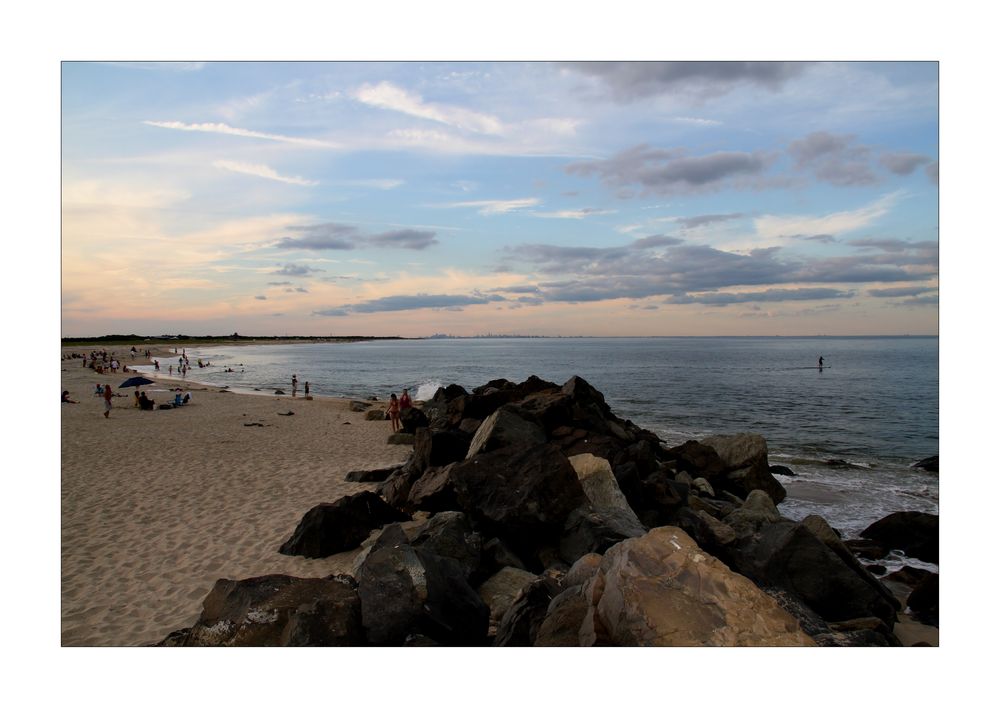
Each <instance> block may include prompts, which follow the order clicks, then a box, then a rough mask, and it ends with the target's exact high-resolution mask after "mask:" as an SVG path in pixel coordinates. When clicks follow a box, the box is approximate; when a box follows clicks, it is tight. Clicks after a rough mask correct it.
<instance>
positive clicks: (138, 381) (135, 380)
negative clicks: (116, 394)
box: [118, 376, 156, 391]
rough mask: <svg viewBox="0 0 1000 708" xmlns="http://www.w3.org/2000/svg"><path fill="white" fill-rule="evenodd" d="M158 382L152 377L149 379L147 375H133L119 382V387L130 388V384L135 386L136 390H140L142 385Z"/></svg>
mask: <svg viewBox="0 0 1000 708" xmlns="http://www.w3.org/2000/svg"><path fill="white" fill-rule="evenodd" d="M151 383H156V382H155V381H153V380H152V379H147V378H146V377H145V376H133V377H132V378H130V379H125V381H123V382H121V383H120V384H118V388H129V387H130V386H135V387H136V390H137V391H138V390H139V387H140V386H145V385H146V384H151Z"/></svg>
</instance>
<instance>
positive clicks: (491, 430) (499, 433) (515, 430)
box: [466, 406, 546, 458]
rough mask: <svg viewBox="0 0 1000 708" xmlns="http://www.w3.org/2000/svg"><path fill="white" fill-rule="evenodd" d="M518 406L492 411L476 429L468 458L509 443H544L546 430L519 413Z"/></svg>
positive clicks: (519, 444)
mask: <svg viewBox="0 0 1000 708" xmlns="http://www.w3.org/2000/svg"><path fill="white" fill-rule="evenodd" d="M516 410H517V409H516V408H513V407H511V408H508V407H506V406H504V407H502V408H499V409H498V410H496V411H494V412H493V413H491V414H490V415H489V416H488V417H487V418H486V420H484V421H483V423H482V425H480V426H479V428H478V430H476V434H475V436H474V437H473V438H472V442H471V443H469V451H468V454H467V455H466V458H471V457H473V456H475V455H478V454H479V453H481V452H490V451H491V450H497V449H499V448H501V447H506V446H508V445H517V446H520V447H522V448H523V447H534V446H535V445H539V444H541V443H544V442H545V440H546V438H545V431H544V430H542V429H541V428H540V427H539V426H537V425H536V424H535V423H532V422H530V421H527V420H525V419H524V418H522V417H521V416H520V415H518V414H517V412H516Z"/></svg>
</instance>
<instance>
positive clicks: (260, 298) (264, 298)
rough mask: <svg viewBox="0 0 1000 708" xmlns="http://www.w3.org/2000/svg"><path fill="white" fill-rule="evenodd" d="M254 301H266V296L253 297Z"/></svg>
mask: <svg viewBox="0 0 1000 708" xmlns="http://www.w3.org/2000/svg"><path fill="white" fill-rule="evenodd" d="M253 299H254V300H267V295H254V296H253Z"/></svg>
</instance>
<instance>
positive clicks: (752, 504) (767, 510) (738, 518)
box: [723, 489, 786, 538]
mask: <svg viewBox="0 0 1000 708" xmlns="http://www.w3.org/2000/svg"><path fill="white" fill-rule="evenodd" d="M723 520H724V521H725V522H726V524H727V525H728V526H729V527H730V528H731V529H733V531H734V532H735V533H736V536H737V537H739V538H746V537H747V536H752V535H753V534H755V533H757V532H758V531H760V530H761V528H763V527H764V526H766V525H767V524H773V523H775V522H778V521H783V520H786V519H785V517H783V516H782V515H781V514H780V513H779V512H778V509H777V507H775V506H774V501H773V500H772V499H771V497H770V496H768V494H767V492H764V491H761V490H759V489H755V490H754V491H752V492H750V494H748V495H747V498H746V499H745V500H744V502H743V504H742V505H741V506H740V507H739V508H738V509H736V510H735V511H733V512H731V513H729V514H728V515H726V516H725V517H724V519H723Z"/></svg>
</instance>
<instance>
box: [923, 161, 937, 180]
mask: <svg viewBox="0 0 1000 708" xmlns="http://www.w3.org/2000/svg"><path fill="white" fill-rule="evenodd" d="M924 174H926V175H927V179H929V180H930V181H931V183H932V184H934V185H937V184H938V161H937V160H935V161H934V162H932V163H931V164H929V165H927V167H925V168H924Z"/></svg>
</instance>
